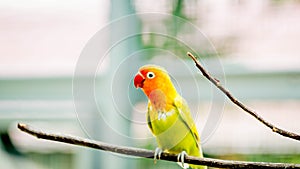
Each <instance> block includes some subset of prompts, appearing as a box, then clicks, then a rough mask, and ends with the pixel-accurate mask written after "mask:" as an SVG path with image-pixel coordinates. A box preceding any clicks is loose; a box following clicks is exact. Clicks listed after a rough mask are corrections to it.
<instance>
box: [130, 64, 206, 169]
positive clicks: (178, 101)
mask: <svg viewBox="0 0 300 169" xmlns="http://www.w3.org/2000/svg"><path fill="white" fill-rule="evenodd" d="M134 86H135V87H136V88H141V89H142V91H143V92H144V94H145V95H146V96H147V97H148V99H149V101H148V112H147V123H148V126H149V128H150V130H151V132H152V133H153V135H154V136H155V137H156V140H157V144H158V148H156V150H155V154H154V160H155V161H156V159H157V158H158V159H159V158H160V155H161V153H162V152H163V151H166V152H170V153H176V154H178V158H177V160H178V164H179V165H180V166H181V167H182V168H188V167H189V165H188V164H186V163H184V156H185V155H190V156H195V157H203V155H202V150H201V145H200V137H199V134H198V132H197V128H196V125H195V123H194V121H193V118H192V116H191V113H190V110H189V107H188V105H187V103H186V101H185V100H184V99H183V98H182V97H181V96H180V95H179V94H178V93H177V91H176V89H175V87H174V85H173V83H172V81H171V79H170V76H169V75H168V72H167V71H166V70H165V69H164V68H162V67H159V66H156V65H145V66H142V67H141V68H140V69H139V71H138V73H137V74H136V75H135V77H134ZM190 167H191V168H193V169H205V168H206V166H200V165H190Z"/></svg>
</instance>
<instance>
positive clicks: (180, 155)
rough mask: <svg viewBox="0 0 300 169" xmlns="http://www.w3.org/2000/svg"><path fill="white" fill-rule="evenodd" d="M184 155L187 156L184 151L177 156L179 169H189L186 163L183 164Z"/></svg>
mask: <svg viewBox="0 0 300 169" xmlns="http://www.w3.org/2000/svg"><path fill="white" fill-rule="evenodd" d="M186 155H188V154H187V153H186V152H185V151H182V152H181V153H179V154H178V156H177V164H178V165H179V166H180V167H182V168H184V169H186V168H189V165H188V164H186V163H184V157H185V156H186Z"/></svg>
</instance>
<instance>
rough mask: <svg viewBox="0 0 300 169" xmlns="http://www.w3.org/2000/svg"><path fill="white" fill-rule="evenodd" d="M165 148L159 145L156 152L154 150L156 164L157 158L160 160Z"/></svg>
mask: <svg viewBox="0 0 300 169" xmlns="http://www.w3.org/2000/svg"><path fill="white" fill-rule="evenodd" d="M162 152H163V150H162V149H161V148H159V147H156V149H155V152H154V164H156V161H157V159H158V160H160V157H161V153H162Z"/></svg>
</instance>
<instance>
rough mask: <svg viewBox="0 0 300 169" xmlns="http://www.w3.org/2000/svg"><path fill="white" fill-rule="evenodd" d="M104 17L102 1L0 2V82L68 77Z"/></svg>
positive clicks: (106, 11) (106, 8) (106, 3)
mask: <svg viewBox="0 0 300 169" xmlns="http://www.w3.org/2000/svg"><path fill="white" fill-rule="evenodd" d="M108 14H109V1H106V0H102V1H101V0H89V1H83V0H62V1H55V0H42V1H39V0H28V1H22V0H2V1H0V18H1V19H0V37H1V38H0V46H1V47H0V54H1V55H0V60H1V62H0V77H7V78H11V77H45V76H70V75H72V74H73V71H74V69H75V65H76V61H77V58H78V57H79V55H80V52H81V51H82V49H83V47H84V45H85V44H86V43H87V41H88V40H89V39H90V38H91V37H92V36H93V35H94V34H95V33H96V31H98V30H99V29H100V28H101V27H102V26H103V25H104V24H106V23H107V22H108V19H109V18H108Z"/></svg>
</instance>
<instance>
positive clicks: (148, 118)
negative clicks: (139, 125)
mask: <svg viewBox="0 0 300 169" xmlns="http://www.w3.org/2000/svg"><path fill="white" fill-rule="evenodd" d="M150 113H151V112H150V105H149V103H148V111H147V115H146V116H147V124H148V127H149V129H150V130H151V132H152V133H153V127H152V123H151V119H150Z"/></svg>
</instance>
